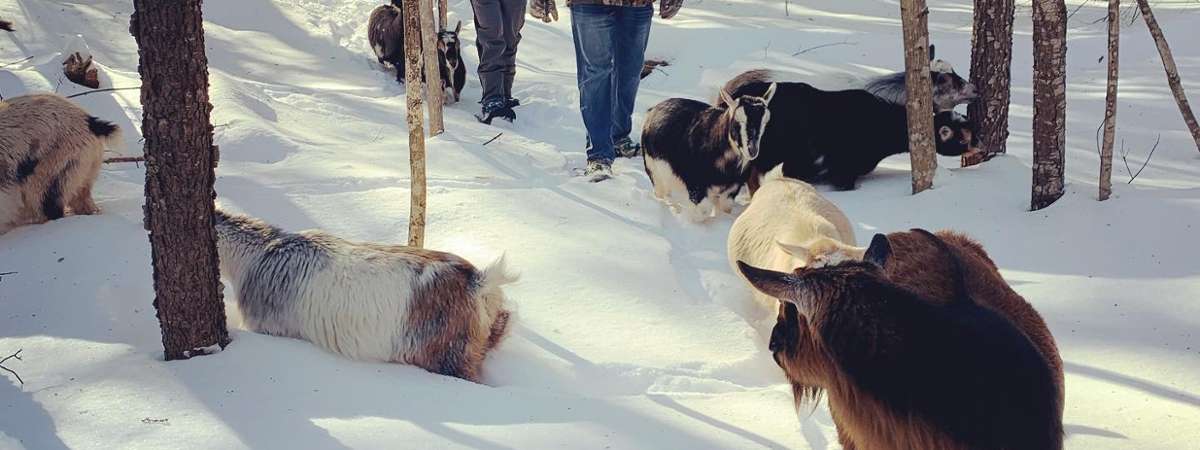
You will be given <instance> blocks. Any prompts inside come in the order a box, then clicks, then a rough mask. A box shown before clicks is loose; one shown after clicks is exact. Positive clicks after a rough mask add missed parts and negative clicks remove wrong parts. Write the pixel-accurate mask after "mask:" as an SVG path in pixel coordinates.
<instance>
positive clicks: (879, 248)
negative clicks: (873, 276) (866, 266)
mask: <svg viewBox="0 0 1200 450" xmlns="http://www.w3.org/2000/svg"><path fill="white" fill-rule="evenodd" d="M891 256H892V243H891V242H888V238H887V235H885V234H883V233H878V234H876V235H875V237H873V238H871V245H870V246H868V247H867V251H866V252H865V253H863V261H866V262H869V263H871V264H874V265H876V266H879V268H881V269H882V268H883V266H884V264H887V260H888V258H890V257H891Z"/></svg>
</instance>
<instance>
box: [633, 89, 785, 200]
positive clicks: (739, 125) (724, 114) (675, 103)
mask: <svg viewBox="0 0 1200 450" xmlns="http://www.w3.org/2000/svg"><path fill="white" fill-rule="evenodd" d="M722 95H723V96H724V97H725V100H724V102H725V105H728V106H725V107H723V108H716V107H712V106H709V105H708V104H706V103H704V102H700V101H696V100H688V99H682V98H672V99H668V100H665V101H663V102H662V103H659V104H657V105H655V106H654V107H653V108H650V112H649V113H648V114H647V115H646V123H645V125H644V126H643V127H642V148H643V150H644V153H643V163H644V164H645V167H646V174H647V175H649V176H650V182H651V184H653V185H654V196H655V197H657V198H658V199H660V200H663V201H664V202H666V203H667V204H668V205H680V204H683V203H684V202H682V201H680V200H679V199H678V198H677V196H679V195H683V196H685V197H686V199H687V201H688V202H690V203H691V205H692V206H691V208H689V209H688V211H689V214H688V215H689V217H690V218H691V219H692V220H694V221H703V220H707V219H708V218H709V217H711V216H712V215H713V214H714V212H715V211H717V210H720V211H721V212H724V213H726V214H729V213H730V212H732V211H733V198H734V197H735V196H737V193H738V191H740V190H741V188H742V185H743V184H745V181H746V173H747V167H748V165H749V163H750V160H752V159H754V158H755V157H757V156H758V152H759V140H760V139H762V136H763V130H764V129H766V127H767V124H768V123H769V122H770V121H771V110H770V108H769V106H770V104H771V99H772V98H773V97H774V96H775V86H774V85H770V86H768V87H767V88H766V89H765V90H764V91H763V92H762V93H761V95H743V96H739V97H737V98H736V99H734V98H733V97H730V96H729V95H727V94H725V93H724V92H723V93H722Z"/></svg>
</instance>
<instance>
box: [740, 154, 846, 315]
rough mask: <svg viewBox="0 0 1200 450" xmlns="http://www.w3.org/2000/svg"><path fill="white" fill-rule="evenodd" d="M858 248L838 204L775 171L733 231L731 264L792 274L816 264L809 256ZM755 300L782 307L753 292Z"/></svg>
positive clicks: (769, 306) (778, 170)
mask: <svg viewBox="0 0 1200 450" xmlns="http://www.w3.org/2000/svg"><path fill="white" fill-rule="evenodd" d="M854 245H855V241H854V228H853V227H851V225H850V220H849V219H847V218H846V215H845V214H843V213H842V211H841V210H840V209H838V207H837V206H836V205H834V204H833V203H831V202H830V201H829V200H826V199H825V197H822V196H821V194H820V193H818V192H817V190H816V189H814V188H813V187H812V185H810V184H808V183H805V182H803V181H800V180H796V179H793V178H784V177H783V170H782V169H780V168H776V169H775V170H772V171H771V172H770V173H768V174H767V176H766V177H764V179H763V184H762V187H761V188H759V190H758V192H757V193H755V194H754V199H753V200H751V201H750V206H748V207H746V210H745V211H743V212H742V213H741V214H740V215H738V218H737V219H736V220H734V221H733V228H731V229H730V230H729V241H728V250H729V252H728V254H729V265H730V266H731V267H733V271H734V272H735V273H738V266H737V262H738V261H745V262H746V263H747V264H750V265H753V266H755V267H761V268H765V269H770V270H776V271H781V272H790V271H792V270H794V269H796V268H800V267H811V266H813V265H814V264H813V261H811V260H809V259H808V258H807V256H808V255H809V254H814V255H815V254H819V255H833V253H832V252H826V251H824V249H825V248H827V247H828V248H847V249H856V248H855V247H854ZM809 248H812V249H813V250H814V251H810V250H809ZM818 250H819V252H818ZM860 258H861V256H860ZM828 262H837V261H834V260H830V261H828ZM824 263H825V261H823V262H822V264H824ZM754 298H755V300H756V302H755V303H756V304H758V305H759V306H763V307H764V308H766V309H769V310H770V311H772V312H774V311H776V310H778V309H779V308H778V306H779V301H778V300H776V299H774V298H772V297H768V296H767V295H765V294H762V293H761V292H758V291H755V292H754Z"/></svg>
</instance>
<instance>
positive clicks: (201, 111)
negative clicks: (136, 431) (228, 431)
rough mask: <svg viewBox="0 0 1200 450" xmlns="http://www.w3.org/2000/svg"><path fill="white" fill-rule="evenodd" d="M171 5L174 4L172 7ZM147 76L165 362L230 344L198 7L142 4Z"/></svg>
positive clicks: (150, 225)
mask: <svg viewBox="0 0 1200 450" xmlns="http://www.w3.org/2000/svg"><path fill="white" fill-rule="evenodd" d="M168 3H169V4H168ZM129 28H130V32H131V33H132V34H133V37H134V39H136V40H137V43H138V55H139V56H140V59H139V63H138V72H139V73H140V74H141V77H142V99H141V100H142V106H143V114H144V116H143V119H142V134H143V135H144V137H145V140H146V147H145V154H146V206H145V216H146V217H145V219H146V222H145V225H146V229H147V230H149V231H150V255H151V261H152V263H153V267H154V295H155V298H154V307H155V309H157V310H158V321H159V325H160V327H161V328H162V341H163V348H164V350H165V353H164V355H165V358H166V359H167V360H168V361H169V360H174V359H187V358H190V357H192V356H198V355H203V354H207V353H208V352H209V350H212V349H213V347H214V346H220V347H224V346H225V345H226V344H228V343H229V332H228V331H227V330H226V329H225V306H224V303H223V302H222V297H221V281H220V269H219V266H218V257H217V247H216V231H215V230H214V229H213V198H214V197H216V192H215V191H214V190H213V180H214V178H215V177H214V174H213V171H214V169H215V167H216V165H217V149H216V147H214V146H213V135H212V125H211V124H210V122H209V114H210V112H211V111H212V105H211V104H209V101H208V59H207V57H206V56H205V54H204V29H203V17H202V15H201V0H178V1H174V2H164V1H156V0H135V1H134V13H133V18H132V20H131V21H130V26H129Z"/></svg>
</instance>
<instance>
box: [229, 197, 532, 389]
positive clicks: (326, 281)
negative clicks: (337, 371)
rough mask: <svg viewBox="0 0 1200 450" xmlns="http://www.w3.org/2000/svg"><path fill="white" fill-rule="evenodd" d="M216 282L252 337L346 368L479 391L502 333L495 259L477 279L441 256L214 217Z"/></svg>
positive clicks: (499, 265) (471, 270)
mask: <svg viewBox="0 0 1200 450" xmlns="http://www.w3.org/2000/svg"><path fill="white" fill-rule="evenodd" d="M214 221H215V223H216V229H217V250H218V253H219V254H220V258H221V273H222V275H223V276H224V277H225V278H226V279H228V280H229V281H230V282H231V284H232V286H233V288H234V291H235V292H236V293H237V305H238V309H239V310H240V311H241V313H242V316H243V320H244V322H245V326H246V327H247V328H248V329H250V330H251V331H255V332H259V333H263V334H269V335H274V336H286V337H291V338H296V339H303V340H306V341H309V342H312V343H313V344H316V345H317V346H319V347H322V348H325V349H326V350H329V351H331V352H334V353H340V354H342V355H345V356H347V357H349V358H351V359H356V360H364V361H382V362H394V363H403V364H411V365H414V366H417V367H421V368H423V369H425V370H428V371H430V372H434V373H439V374H443V375H450V376H454V377H459V378H463V379H466V380H469V381H474V382H479V381H480V375H481V371H482V365H483V360H484V358H485V357H486V356H487V353H488V352H489V351H491V350H492V349H493V348H495V347H496V345H497V344H499V343H500V341H501V340H502V339H503V338H504V335H505V334H506V332H507V331H508V322H509V318H510V312H509V311H508V310H507V309H506V308H505V300H506V299H505V296H504V292H503V291H501V289H500V286H502V285H504V284H507V283H510V282H513V281H516V277H515V276H513V275H511V274H509V273H508V272H507V270H506V268H505V264H504V258H500V259H499V260H497V261H496V262H495V263H493V264H492V265H491V266H489V267H488V268H486V269H484V270H482V271H480V270H477V269H476V268H475V267H474V266H472V265H471V263H469V262H467V261H466V260H464V259H462V258H460V257H458V256H455V255H452V254H449V253H443V252H436V251H432V250H424V249H419V248H412V247H406V246H400V245H383V244H374V243H358V242H350V241H347V240H344V239H340V238H337V237H334V236H331V235H329V234H326V233H324V232H320V231H304V232H300V233H289V232H286V231H283V230H280V229H279V228H276V227H273V226H271V225H268V224H266V223H264V222H262V221H260V220H257V219H253V218H250V217H246V216H237V215H230V214H227V213H225V212H223V211H220V210H217V211H216V213H215V214H214Z"/></svg>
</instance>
